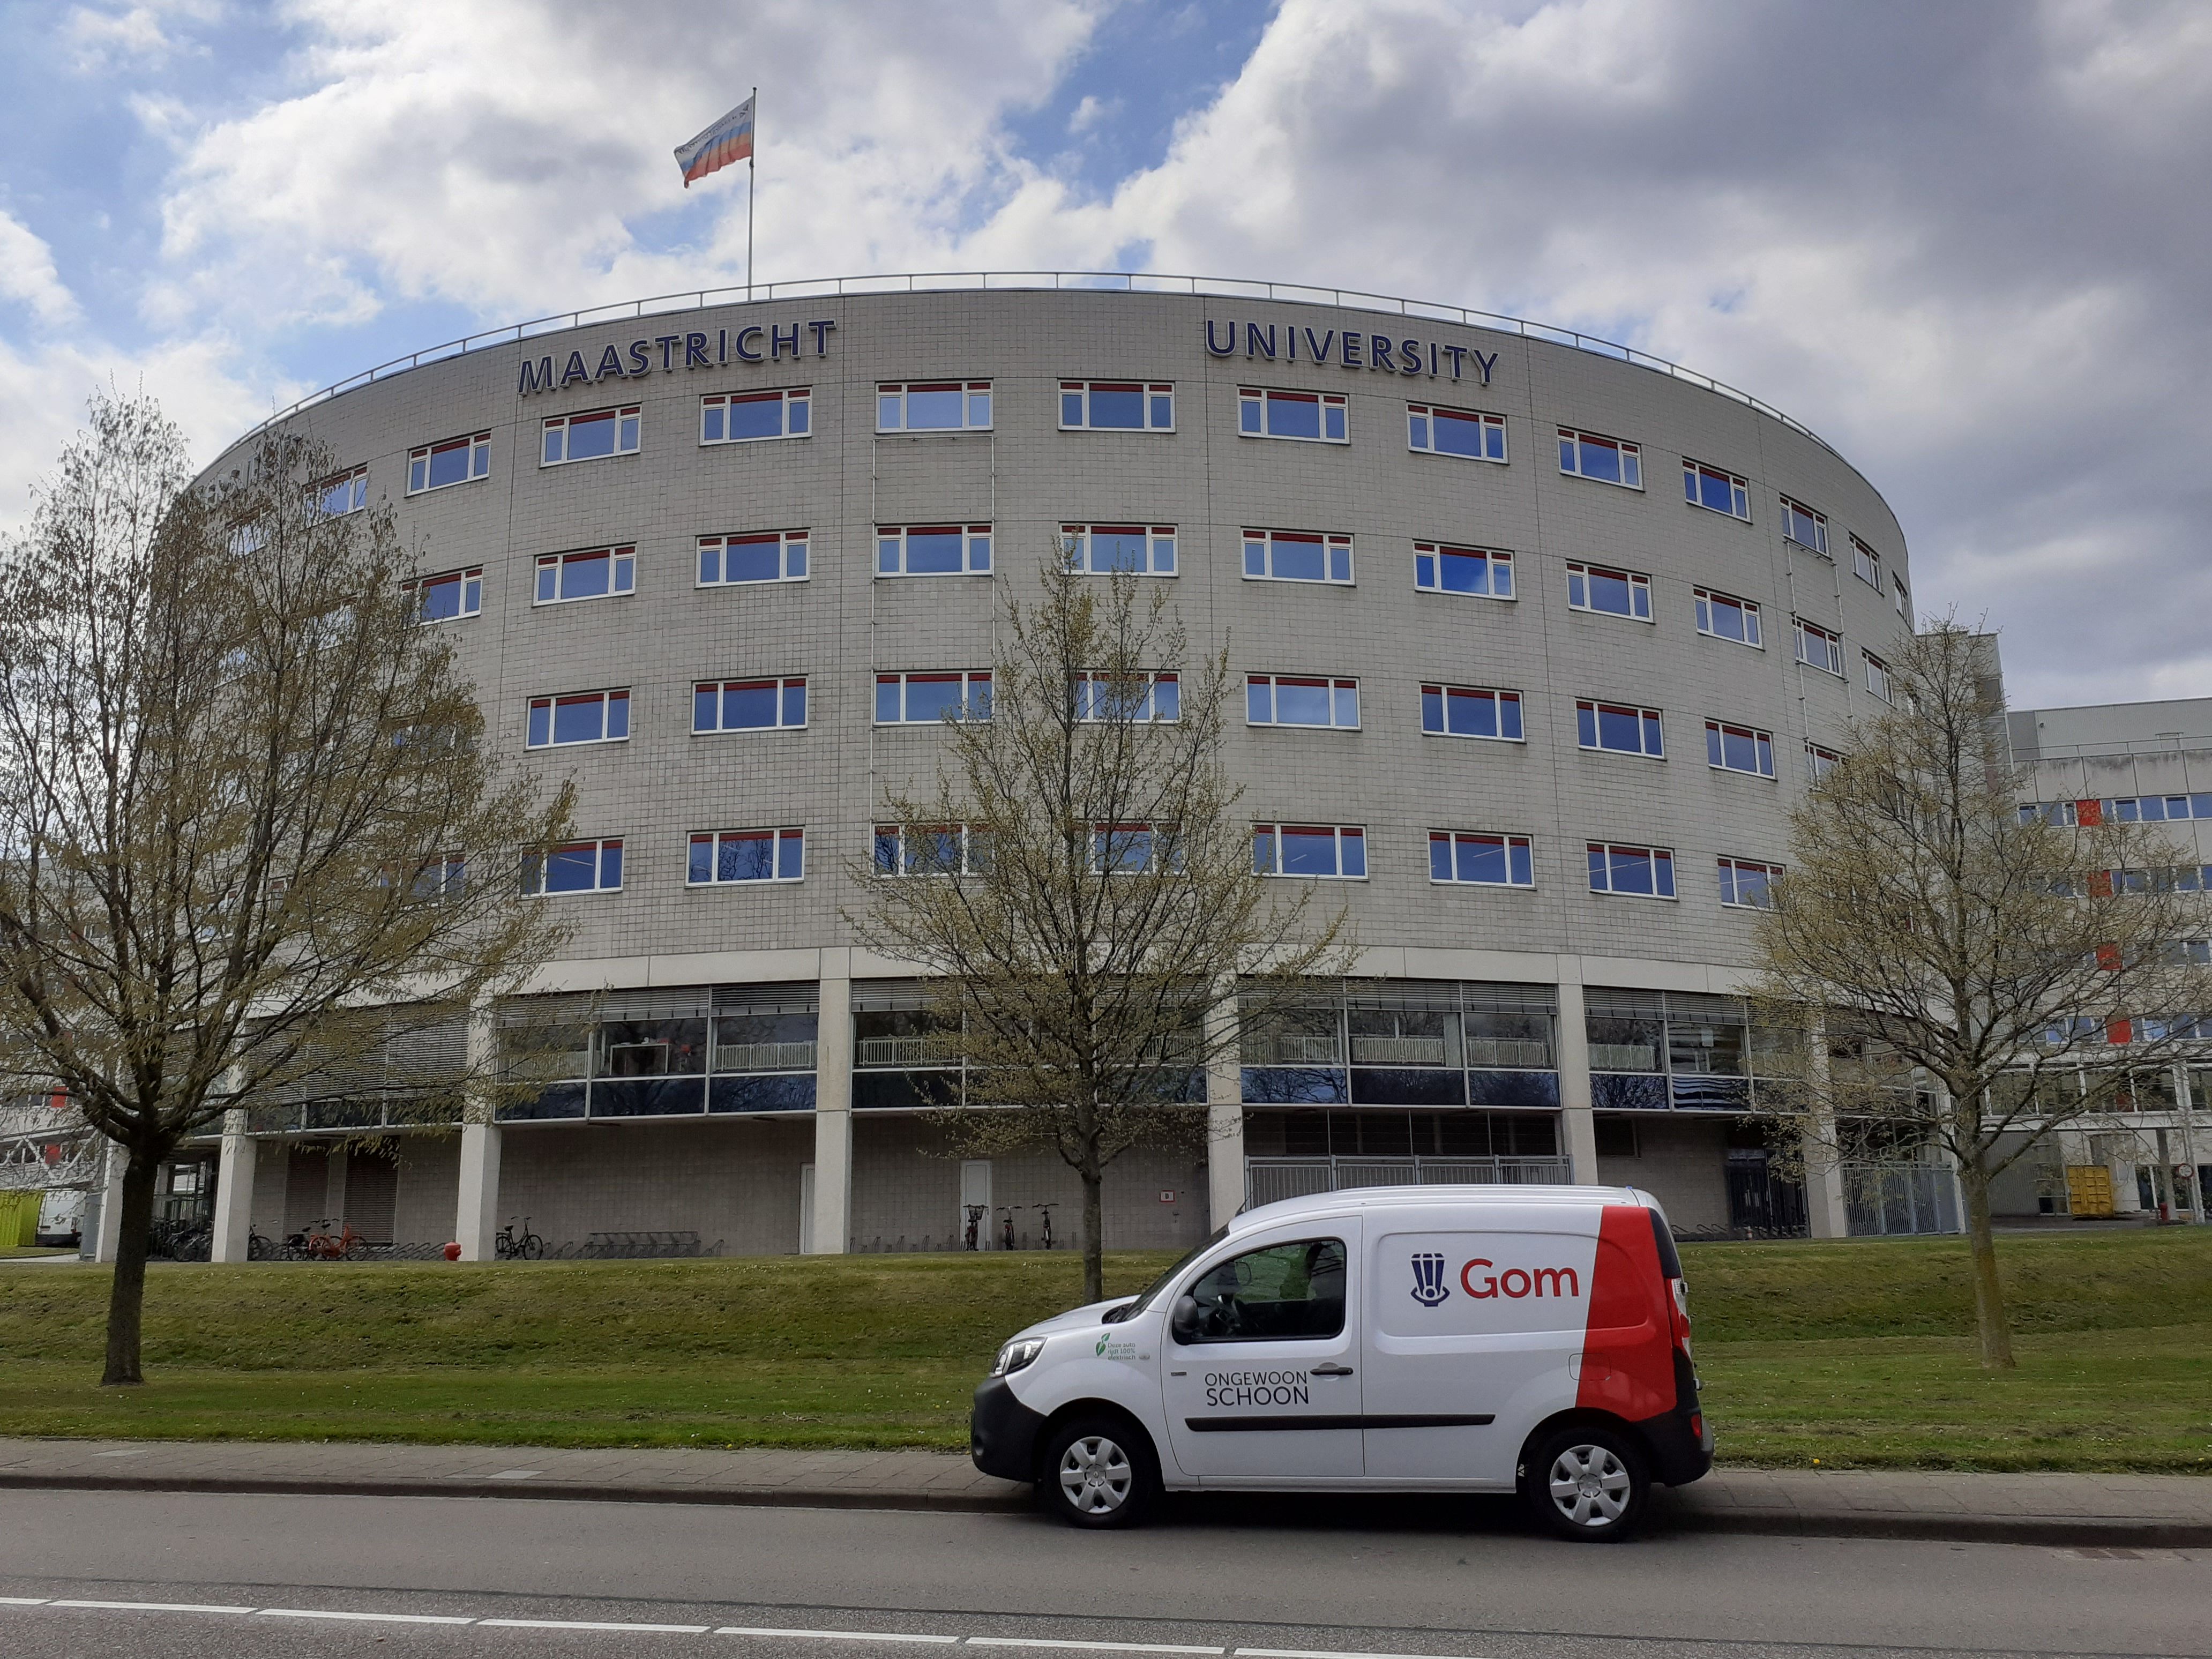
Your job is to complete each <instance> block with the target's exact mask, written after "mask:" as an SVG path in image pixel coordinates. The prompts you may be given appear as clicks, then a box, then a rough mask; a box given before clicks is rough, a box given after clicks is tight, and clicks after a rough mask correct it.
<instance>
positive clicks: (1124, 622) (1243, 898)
mask: <svg viewBox="0 0 2212 1659" xmlns="http://www.w3.org/2000/svg"><path fill="white" fill-rule="evenodd" d="M1042 581H1043V585H1044V592H1043V595H1042V598H1041V599H1039V600H1038V601H1037V602H1036V603H1035V604H1033V605H1023V604H1020V603H1018V602H1017V601H1012V600H1009V601H1008V602H1007V604H1006V606H1005V609H1004V611H1003V613H1002V629H1003V633H1002V638H1003V640H1004V641H1005V643H1004V645H1003V647H1002V648H1001V650H1000V653H999V659H998V662H997V664H996V665H995V667H994V671H993V674H992V678H991V682H990V686H989V690H988V691H987V694H977V695H975V696H972V697H971V700H970V701H969V702H968V703H967V704H966V705H964V706H963V707H962V708H958V709H955V710H953V711H951V713H950V714H948V715H947V717H946V720H945V743H946V745H947V748H948V752H947V753H946V754H945V757H944V758H943V760H942V762H941V763H940V765H939V769H938V774H937V777H936V781H935V787H934V788H933V790H932V791H931V792H930V793H926V794H916V793H910V792H908V791H903V790H898V789H893V790H890V791H887V792H886V793H885V795H884V800H883V807H882V811H883V820H882V824H881V827H880V828H879V829H878V833H877V837H876V844H875V852H874V856H873V859H872V860H871V861H869V862H867V863H865V864H862V865H860V866H856V868H855V870H854V876H855V878H856V879H859V880H864V881H866V882H867V883H868V884H869V887H870V891H871V900H870V902H869V903H868V905H867V906H866V909H865V911H864V912H863V913H862V914H861V915H857V916H852V917H848V921H852V922H853V923H854V927H856V928H857V930H858V931H859V932H860V934H861V935H862V937H863V938H864V939H866V940H867V941H868V942H869V943H870V944H872V945H875V946H877V947H878V949H880V950H882V951H884V952H886V953H887V954H890V955H892V956H895V957H902V958H903V959H905V960H908V961H910V962H913V963H918V964H920V965H921V966H923V967H925V968H927V969H933V970H934V971H935V972H936V973H937V974H939V975H941V976H942V977H941V978H940V979H939V981H938V987H939V989H938V995H937V1000H936V1003H935V1005H934V1007H933V1011H932V1012H933V1020H932V1024H933V1028H934V1036H933V1039H932V1041H933V1044H934V1048H935V1054H934V1057H935V1058H937V1059H939V1060H945V1061H955V1060H957V1061H958V1062H961V1063H963V1065H964V1066H965V1067H966V1089H965V1106H964V1108H963V1109H954V1110H945V1111H942V1112H940V1113H939V1114H938V1121H939V1122H940V1123H941V1124H943V1125H944V1127H945V1129H946V1131H947V1133H948V1134H949V1135H950V1136H951V1138H952V1139H953V1141H954V1143H955V1144H956V1145H957V1146H959V1147H960V1148H961V1149H962V1150H963V1151H967V1152H990V1151H995V1150H1012V1149H1013V1148H1016V1147H1019V1146H1035V1145H1037V1144H1040V1143H1042V1144H1044V1145H1047V1146H1050V1147H1051V1148H1052V1149H1053V1150H1054V1152H1057V1153H1058V1154H1059V1156H1060V1158H1061V1159H1062V1160H1063V1161H1064V1162H1065V1163H1066V1164H1067V1165H1068V1167H1069V1168H1070V1169H1072V1170H1074V1171H1075V1173H1076V1175H1077V1176H1079V1178H1080V1180H1081V1182H1082V1183H1083V1251H1084V1256H1083V1283H1084V1295H1085V1298H1086V1299H1087V1300H1091V1301H1096V1300H1097V1299H1098V1298H1099V1297H1103V1295H1104V1294H1105V1291H1104V1288H1103V1268H1102V1266H1101V1253H1102V1250H1103V1237H1102V1233H1101V1228H1100V1191H1101V1187H1102V1183H1103V1178H1104V1175H1105V1170H1106V1168H1107V1166H1108V1165H1109V1164H1111V1163H1112V1162H1113V1161H1114V1159H1115V1158H1116V1157H1118V1156H1120V1155H1121V1153H1122V1152H1127V1150H1128V1149H1129V1148H1131V1147H1133V1146H1139V1145H1141V1144H1146V1143H1152V1144H1158V1143H1159V1142H1162V1141H1170V1142H1172V1141H1177V1140H1182V1141H1186V1142H1194V1141H1196V1140H1198V1139H1200V1137H1202V1135H1203V1133H1204V1128H1203V1126H1204V1124H1205V1121H1206V1108H1205V1106H1204V1104H1203V1101H1204V1098H1205V1096H1204V1089H1203V1084H1202V1082H1201V1079H1203V1077H1204V1075H1205V1073H1206V1071H1207V1069H1208V1068H1209V1067H1211V1066H1216V1065H1218V1064H1219V1063H1220V1062H1222V1061H1223V1060H1225V1059H1227V1060H1232V1061H1233V1057H1234V1055H1235V1054H1236V1050H1237V1042H1238V1020H1237V1012H1236V1010H1237V998H1238V995H1239V987H1240V984H1241V986H1242V987H1243V989H1242V994H1243V998H1244V1000H1245V1002H1246V1004H1247V1006H1248V1010H1249V1009H1250V1008H1252V1007H1254V1006H1256V1005H1265V1004H1267V1003H1268V1002H1269V1001H1270V1000H1271V999H1273V1000H1291V999H1294V998H1295V997H1296V995H1297V987H1298V986H1299V985H1300V984H1302V983H1303V982H1304V978H1305V976H1307V975H1313V974H1316V973H1322V972H1328V973H1338V972H1341V971H1342V969H1343V965H1344V963H1345V961H1346V957H1347V956H1348V948H1347V946H1346V944H1345V943H1344V937H1345V935H1346V931H1347V928H1346V921H1345V918H1344V915H1343V914H1342V912H1341V911H1339V912H1338V913H1336V914H1335V915H1331V916H1322V915H1317V914H1316V905H1315V902H1314V899H1313V894H1312V890H1310V888H1306V887H1304V886H1303V884H1301V885H1300V886H1299V887H1298V889H1297V890H1296V891H1295V892H1293V891H1291V890H1290V889H1289V888H1288V887H1286V885H1285V884H1284V883H1281V882H1279V881H1273V880H1270V879H1268V878H1266V877H1263V876H1261V875H1258V874H1255V872H1254V860H1253V829H1252V825H1251V823H1250V822H1249V819H1247V818H1245V817H1243V816H1242V814H1241V812H1240V804H1241V799H1242V791H1241V790H1239V789H1238V788H1237V787H1234V786H1232V785H1231V782H1230V781H1229V779H1228V776H1227V774H1226V772H1225V770H1224V769H1223V766H1222V761H1221V747H1222V734H1223V727H1222V720H1223V708H1224V703H1225V699H1226V697H1227V696H1228V691H1229V670H1228V659H1227V656H1226V653H1220V654H1216V655H1213V656H1211V657H1208V658H1206V659H1203V660H1201V661H1199V662H1197V663H1195V664H1189V663H1187V662H1186V660H1185V659H1186V655H1187V648H1186V640H1185V636H1184V633H1183V629H1182V624H1181V623H1180V622H1178V621H1177V620H1176V617H1175V616H1174V613H1173V612H1172V611H1170V609H1169V606H1168V604H1167V601H1166V599H1165V597H1164V595H1163V594H1162V593H1161V592H1159V590H1158V588H1157V587H1151V588H1150V590H1149V592H1146V591H1144V590H1146V584H1143V583H1141V582H1139V580H1138V579H1136V578H1134V577H1132V576H1128V575H1126V574H1121V575H1115V576H1114V577H1112V578H1110V579H1109V580H1099V579H1098V578H1097V577H1095V576H1088V575H1084V574H1079V573H1078V572H1077V571H1075V570H1074V569H1073V568H1072V567H1071V564H1070V562H1069V559H1068V557H1067V556H1066V552H1065V551H1064V550H1062V551H1057V552H1055V554H1054V556H1049V557H1048V558H1047V560H1046V561H1045V562H1044V564H1043V567H1042ZM984 696H987V699H988V701H987V703H985V702H984V701H983V698H984Z"/></svg>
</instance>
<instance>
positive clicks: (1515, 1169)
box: [1244, 1158, 1574, 1206]
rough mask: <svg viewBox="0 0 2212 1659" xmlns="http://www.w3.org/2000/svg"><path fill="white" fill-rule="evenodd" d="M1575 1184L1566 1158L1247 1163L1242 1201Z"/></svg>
mask: <svg viewBox="0 0 2212 1659" xmlns="http://www.w3.org/2000/svg"><path fill="white" fill-rule="evenodd" d="M1573 1179H1574V1165H1573V1164H1572V1163H1571V1162H1570V1161H1569V1160H1568V1159H1566V1158H1246V1159H1245V1160H1244V1202H1245V1203H1246V1204H1247V1205H1248V1206H1256V1205H1261V1204H1273V1203H1274V1202H1275V1201H1276V1200H1278V1199H1285V1198H1304V1197H1307V1196H1308V1195H1310V1194H1314V1193H1338V1192H1342V1191H1344V1190H1346V1188H1353V1187H1432V1186H1433V1187H1462V1186H1467V1187H1501V1186H1502V1187H1547V1186H1555V1185H1563V1184H1565V1183H1566V1182H1571V1181H1572V1180H1573Z"/></svg>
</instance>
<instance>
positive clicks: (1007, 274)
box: [239, 270, 1833, 450]
mask: <svg viewBox="0 0 2212 1659" xmlns="http://www.w3.org/2000/svg"><path fill="white" fill-rule="evenodd" d="M978 289H981V290H994V289H995V290H1006V291H1013V292H1019V291H1023V290H1028V289H1089V290H1093V291H1098V292H1105V293H1127V294H1184V295H1213V296H1217V297H1218V298H1222V299H1229V300H1268V301H1279V302H1281V303H1284V304H1297V305H1325V306H1337V307H1341V308H1343V309H1345V310H1347V311H1367V312H1381V313H1386V314H1389V315H1391V316H1397V317H1413V318H1420V319H1426V320H1428V321H1431V322H1439V323H1456V324H1458V325H1461V326H1462V327H1465V328H1482V329H1489V330H1491V331H1494V332H1497V333H1501V334H1517V335H1520V336H1521V337H1522V338H1524V339H1530V340H1544V341H1548V342H1550V343H1553V344H1554V345H1563V346H1571V347H1572V348H1574V349H1576V350H1577V351H1588V352H1590V353H1593V354H1594V355H1595V356H1601V357H1610V358H1612V359H1613V360H1614V361H1615V362H1623V363H1631V364H1633V365H1634V366H1635V367H1637V368H1648V369H1650V370H1651V371H1652V372H1653V373H1654V374H1664V375H1666V376H1667V377H1668V379H1670V380H1683V381H1686V382H1687V383H1688V384H1690V385H1692V386H1697V387H1699V388H1701V389H1702V390H1704V391H1706V392H1715V393H1717V394H1718V395H1719V396H1721V397H1723V398H1728V399H1729V401H1731V402H1733V403H1739V404H1743V405H1744V407H1746V408H1747V409H1754V410H1758V411H1759V413H1760V414H1762V415H1765V416H1768V417H1770V418H1771V419H1773V420H1777V421H1779V422H1782V423H1783V425H1784V426H1786V427H1788V428H1790V430H1791V431H1793V432H1798V433H1802V434H1803V435H1805V436H1806V437H1808V438H1810V439H1811V440H1812V441H1814V443H1816V444H1819V445H1820V447H1822V448H1824V449H1831V450H1832V447H1833V446H1832V445H1831V444H1829V442H1828V441H1827V440H1826V439H1825V438H1823V437H1821V436H1820V434H1819V433H1817V432H1815V431H1814V430H1813V429H1812V428H1810V427H1808V426H1807V425H1805V424H1804V423H1803V422H1800V421H1795V420H1792V419H1791V418H1790V416H1787V415H1784V413H1783V412H1782V411H1781V410H1778V409H1777V408H1775V407H1774V406H1773V405H1772V404H1768V403H1765V402H1763V401H1761V400H1760V399H1759V398H1754V397H1753V396H1752V395H1751V394H1750V393H1749V392H1741V391H1739V390H1737V389H1736V388H1735V386H1729V385H1728V384H1726V383H1725V382H1723V381H1721V380H1715V379H1713V377H1712V376H1711V375H1710V374H1699V373H1698V372H1697V371H1696V370H1695V369H1692V368H1683V367H1682V365H1681V364H1680V363H1675V362H1668V360H1667V359H1666V358H1664V357H1655V356H1652V355H1651V354H1650V352H1648V351H1640V350H1638V349H1637V348H1636V347H1634V346H1629V345H1623V344H1621V343H1620V342H1619V341H1617V340H1607V339H1605V338H1602V337H1600V336H1598V335H1595V334H1584V333H1583V332H1581V331H1579V330H1577V329H1571V328H1561V327H1559V326H1557V325H1554V324H1551V323H1538V322H1531V321H1529V320H1528V319H1526V318H1522V317H1508V316H1505V315H1504V314H1502V313H1498V312H1494V311H1477V310H1473V309H1470V308H1469V307H1466V306H1453V305H1443V304H1440V303H1437V302H1436V301H1426V300H1401V299H1395V298H1393V297H1391V296H1389V295H1382V294H1368V293H1364V292H1363V291H1361V290H1360V289H1345V288H1315V287H1309V286H1307V285H1305V284H1303V283H1266V282H1251V281H1246V280H1243V279H1241V278H1237V277H1233V276H1170V275H1166V274H1163V273H1158V272H1152V271H1128V270H930V271H913V272H908V273H903V274H896V275H878V276H823V277H810V278H806V279H805V280H802V281H799V282H792V283H753V284H751V285H750V286H745V287H734V286H733V287H730V288H711V289H695V290H693V291H691V292H690V293H685V294H659V295H653V297H651V298H649V299H644V300H626V301H620V302H618V303H617V304H613V305H605V306H594V307H590V308H588V309H586V310H582V311H570V312H563V313H559V314H558V315H556V316H550V317H538V318H533V319H532V320H530V321H529V322H526V323H510V324H507V325H506V326H504V327H501V328H493V329H486V330H484V331H483V332H481V333H477V334H468V335H464V336H462V337H460V338H459V339H458V340H448V341H447V342H446V343H444V344H442V345H435V346H427V347H425V348H424V349H422V350H420V351H413V352H410V353H409V354H408V355H407V356H404V357H394V358H393V359H392V361H391V362H387V363H379V364H378V365H377V366H376V367H375V368H369V369H364V370H362V372H361V373H360V374H353V375H349V376H348V377H347V378H346V379H344V380H340V381H338V382H337V384H336V385H334V386H325V387H324V388H323V389H322V390H321V391H319V392H311V393H309V394H308V395H307V397H305V398H301V400H300V401H299V402H298V403H296V404H293V405H292V406H291V407H290V408H289V409H284V410H279V411H278V412H277V413H276V414H274V415H272V416H270V417H269V418H268V419H267V420H265V421H264V422H261V424H260V425H259V426H257V427H255V428H252V431H250V432H248V433H246V435H245V437H244V438H241V439H240V440H239V441H240V443H243V442H245V441H246V440H247V439H251V438H252V437H253V436H254V435H256V434H258V433H259V432H261V431H262V430H263V429H264V428H267V427H270V426H274V425H276V423H277V422H280V421H283V420H288V419H289V418H290V417H291V416H294V415H296V414H298V413H299V412H300V411H301V410H303V409H308V408H312V407H313V405H315V404H320V403H325V402H328V401H329V400H330V399H331V398H336V397H340V396H343V394H344V393H346V392H352V391H355V390H356V389H358V388H359V387H362V386H368V385H370V384H372V383H374V382H375V381H377V380H389V379H391V378H392V376H393V375H395V374H405V373H406V372H407V371H408V370H409V369H412V368H423V367H424V366H426V365H428V364H430V363H435V362H444V361H445V360H446V359H447V358H450V357H460V356H466V355H467V354H468V353H470V352H472V351H483V350H486V349H489V348H491V347H493V346H500V345H506V344H507V343H510V342H514V341H520V340H528V339H534V338H536V337H538V336H540V335H546V334H558V333H561V332H562V331H565V330H568V329H574V328H584V327H586V326H588V325H591V324H593V323H610V322H621V321H624V320H628V319H635V318H644V317H661V316H667V315H670V314H672V313H678V312H685V311H699V310H703V309H705V308H706V307H708V306H724V305H735V304H738V303H741V302H744V301H770V300H800V299H817V298H836V297H841V296H842V295H856V294H938V293H958V292H963V291H974V290H978Z"/></svg>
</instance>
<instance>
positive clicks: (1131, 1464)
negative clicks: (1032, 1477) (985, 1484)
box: [1037, 1417, 1160, 1528]
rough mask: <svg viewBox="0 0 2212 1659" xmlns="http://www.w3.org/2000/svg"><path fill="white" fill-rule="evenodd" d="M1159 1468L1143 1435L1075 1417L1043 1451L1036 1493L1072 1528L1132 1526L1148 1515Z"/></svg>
mask: <svg viewBox="0 0 2212 1659" xmlns="http://www.w3.org/2000/svg"><path fill="white" fill-rule="evenodd" d="M1159 1486H1160V1477H1159V1468H1158V1464H1157V1463H1156V1462H1155V1461H1154V1459H1153V1456H1152V1447H1151V1446H1149V1445H1148V1444H1146V1442H1145V1437H1144V1436H1143V1435H1141V1434H1139V1433H1138V1432H1136V1431H1133V1429H1131V1428H1130V1427H1129V1425H1127V1424H1126V1423H1121V1422H1118V1421H1116V1420H1115V1419H1113V1418H1110V1417H1086V1418H1078V1419H1074V1420H1073V1421H1072V1422H1069V1423H1067V1424H1066V1425H1063V1426H1062V1427H1061V1428H1060V1431H1058V1432H1057V1433H1055V1434H1054V1436H1053V1437H1052V1439H1051V1441H1050V1442H1049V1443H1048V1444H1047V1445H1046V1447H1045V1455H1044V1465H1043V1470H1042V1474H1041V1476H1040V1478H1039V1479H1038V1481H1037V1492H1038V1495H1039V1496H1040V1497H1042V1498H1043V1500H1044V1504H1045V1507H1046V1508H1047V1509H1048V1510H1052V1512H1053V1513H1054V1514H1055V1515H1057V1516H1060V1519H1061V1520H1063V1521H1065V1522H1068V1524H1070V1525H1071V1526H1077V1527H1091V1528H1104V1527H1127V1526H1133V1525H1134V1524H1136V1522H1139V1521H1141V1520H1142V1519H1144V1517H1145V1516H1146V1515H1148V1514H1150V1513H1151V1511H1152V1503H1153V1500H1154V1498H1155V1496H1156V1495H1157V1494H1158V1491H1159Z"/></svg>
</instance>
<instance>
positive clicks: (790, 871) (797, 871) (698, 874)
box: [686, 829, 806, 887]
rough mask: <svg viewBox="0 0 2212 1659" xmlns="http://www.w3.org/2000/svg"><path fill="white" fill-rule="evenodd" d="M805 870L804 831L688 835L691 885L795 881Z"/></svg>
mask: <svg viewBox="0 0 2212 1659" xmlns="http://www.w3.org/2000/svg"><path fill="white" fill-rule="evenodd" d="M805 873H806V831H805V830H804V829H714V830H702V831H701V832H700V833H698V834H696V835H695V836H692V837H691V867H690V875H689V876H688V877H687V878H686V879H687V880H688V881H689V883H690V885H692V886H695V887H702V886H705V885H708V884H710V883H715V882H725V881H798V880H799V879H800V878H802V877H804V876H805Z"/></svg>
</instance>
